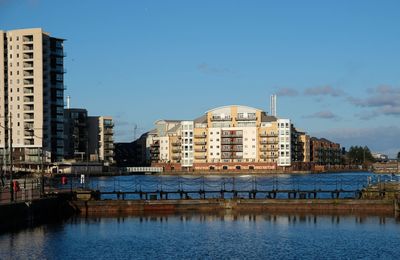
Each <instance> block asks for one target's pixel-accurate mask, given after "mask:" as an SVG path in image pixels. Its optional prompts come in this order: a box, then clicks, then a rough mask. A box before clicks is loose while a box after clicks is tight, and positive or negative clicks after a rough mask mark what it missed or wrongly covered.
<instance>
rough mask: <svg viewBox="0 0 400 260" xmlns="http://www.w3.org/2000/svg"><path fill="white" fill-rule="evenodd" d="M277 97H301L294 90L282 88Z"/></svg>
mask: <svg viewBox="0 0 400 260" xmlns="http://www.w3.org/2000/svg"><path fill="white" fill-rule="evenodd" d="M276 95H277V96H280V97H296V96H298V95H299V92H298V91H297V90H295V89H293V88H280V89H278V91H277V92H276Z"/></svg>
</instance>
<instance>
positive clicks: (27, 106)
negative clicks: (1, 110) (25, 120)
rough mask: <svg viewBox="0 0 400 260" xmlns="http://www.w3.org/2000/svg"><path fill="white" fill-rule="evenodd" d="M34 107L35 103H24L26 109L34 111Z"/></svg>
mask: <svg viewBox="0 0 400 260" xmlns="http://www.w3.org/2000/svg"><path fill="white" fill-rule="evenodd" d="M33 110H34V107H33V104H32V105H24V111H33Z"/></svg>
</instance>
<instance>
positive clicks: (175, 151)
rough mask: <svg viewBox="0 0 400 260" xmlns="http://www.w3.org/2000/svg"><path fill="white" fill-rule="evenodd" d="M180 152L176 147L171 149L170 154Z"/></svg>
mask: <svg viewBox="0 0 400 260" xmlns="http://www.w3.org/2000/svg"><path fill="white" fill-rule="evenodd" d="M180 152H181V149H180V148H177V147H175V148H172V153H180Z"/></svg>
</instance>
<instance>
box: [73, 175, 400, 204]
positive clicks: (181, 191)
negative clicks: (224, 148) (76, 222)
mask: <svg viewBox="0 0 400 260" xmlns="http://www.w3.org/2000/svg"><path fill="white" fill-rule="evenodd" d="M388 181H389V180H387V179H384V180H381V179H380V178H376V179H374V180H372V179H370V178H369V179H366V178H365V179H363V180H360V179H359V178H358V179H351V178H350V179H349V178H344V179H341V178H330V179H329V178H327V179H326V178H325V179H324V178H321V179H312V180H310V179H307V180H303V179H289V180H285V179H282V178H280V177H279V176H278V177H268V178H265V177H249V178H243V177H221V178H217V179H213V178H207V177H204V176H202V177H197V178H185V177H169V178H163V177H150V178H149V177H147V178H140V177H133V178H132V179H123V180H121V179H118V178H110V179H108V182H106V183H104V182H101V181H92V182H90V183H86V184H85V185H82V184H79V183H78V182H76V181H75V182H74V180H71V182H70V183H68V185H66V188H68V187H69V188H70V190H71V191H74V190H76V189H77V188H78V189H82V188H86V189H88V190H92V191H96V194H97V198H99V199H117V200H118V199H122V200H124V199H133V200H135V199H138V200H140V199H146V200H148V199H150V200H155V199H160V200H167V199H209V198H221V199H227V198H232V199H238V198H249V199H347V198H351V199H358V198H360V197H361V196H362V192H363V191H364V190H365V189H367V188H368V187H372V186H374V187H376V188H375V189H369V190H368V191H369V192H370V193H373V194H376V197H378V198H379V197H382V198H383V197H384V196H385V194H387V193H388V192H400V190H396V189H394V188H393V187H394V186H393V185H390V186H388ZM395 187H398V185H397V186H395Z"/></svg>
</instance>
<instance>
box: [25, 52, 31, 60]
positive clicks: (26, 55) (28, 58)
mask: <svg viewBox="0 0 400 260" xmlns="http://www.w3.org/2000/svg"><path fill="white" fill-rule="evenodd" d="M23 57H24V60H32V59H33V52H32V53H24V56H23Z"/></svg>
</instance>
